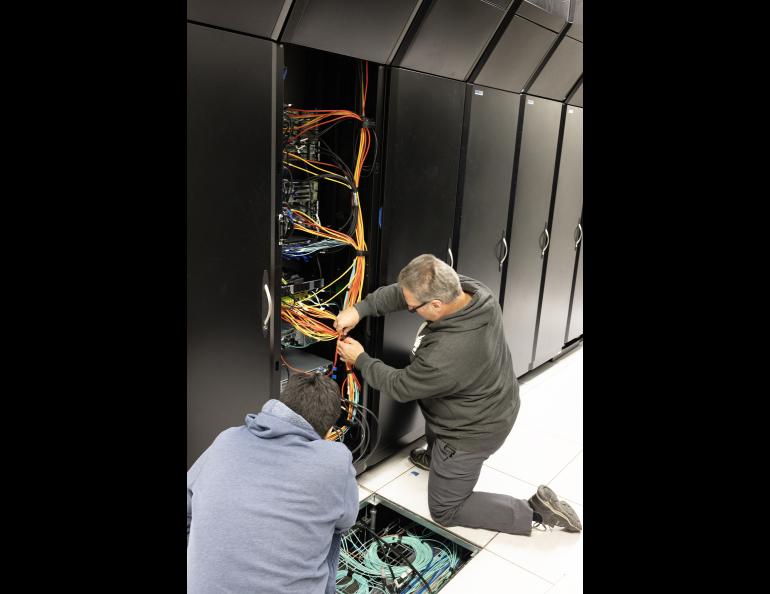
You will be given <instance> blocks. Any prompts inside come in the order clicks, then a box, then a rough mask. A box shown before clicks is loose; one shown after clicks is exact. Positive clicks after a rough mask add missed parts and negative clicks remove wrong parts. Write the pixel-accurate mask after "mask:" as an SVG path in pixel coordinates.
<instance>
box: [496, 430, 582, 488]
mask: <svg viewBox="0 0 770 594" xmlns="http://www.w3.org/2000/svg"><path fill="white" fill-rule="evenodd" d="M581 449H582V448H581V447H580V446H579V445H578V444H576V443H574V442H571V441H567V440H565V439H563V438H560V437H558V436H555V435H552V434H549V433H545V432H544V431H542V430H540V429H539V428H537V427H534V426H532V425H527V424H523V423H522V424H521V425H520V424H519V422H518V420H517V422H516V424H515V425H514V426H513V430H512V431H511V434H510V435H509V436H508V439H507V440H506V442H505V443H504V444H503V446H502V447H501V448H500V449H499V450H497V451H496V452H495V453H494V454H492V456H490V457H489V459H488V460H487V461H486V462H485V463H484V464H485V465H486V466H489V467H490V468H494V469H495V470H500V471H502V472H504V473H506V474H509V475H511V476H513V477H516V478H517V479H520V480H522V481H525V482H527V483H530V484H532V485H544V484H548V482H549V481H551V480H552V479H553V478H554V477H555V476H556V475H557V474H559V472H561V471H562V469H563V468H564V467H565V466H566V465H567V464H569V462H570V461H571V460H572V459H573V458H574V457H575V456H576V455H577V454H578V452H580V451H581Z"/></svg>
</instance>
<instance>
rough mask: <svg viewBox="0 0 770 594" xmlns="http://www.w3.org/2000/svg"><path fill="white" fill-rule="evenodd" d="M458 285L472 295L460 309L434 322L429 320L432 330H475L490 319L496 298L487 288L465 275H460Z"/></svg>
mask: <svg viewBox="0 0 770 594" xmlns="http://www.w3.org/2000/svg"><path fill="white" fill-rule="evenodd" d="M460 285H462V288H463V291H465V292H466V293H470V294H471V295H473V297H472V298H471V300H470V302H468V305H466V306H465V307H464V308H462V309H461V310H460V311H457V312H455V313H453V314H452V315H450V316H447V317H446V318H443V319H441V320H438V321H436V322H430V323H429V325H430V329H431V330H432V331H437V330H441V331H442V332H465V331H468V330H476V329H477V328H481V327H482V326H486V325H487V324H488V323H489V322H490V321H491V320H492V317H493V315H494V312H495V306H496V305H497V300H496V299H495V298H494V297H493V296H492V294H491V293H490V292H489V290H488V289H487V288H486V287H485V286H484V285H482V284H481V283H480V282H478V281H476V280H474V279H472V278H468V277H467V276H460Z"/></svg>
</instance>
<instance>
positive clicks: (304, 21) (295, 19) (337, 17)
mask: <svg viewBox="0 0 770 594" xmlns="http://www.w3.org/2000/svg"><path fill="white" fill-rule="evenodd" d="M421 4H422V0H388V1H387V2H383V0H295V2H294V6H293V7H292V10H291V14H290V15H289V19H288V21H287V23H286V28H285V29H284V31H283V34H282V35H281V41H282V42H284V43H293V44H295V45H302V46H305V47H312V48H315V49H320V50H323V51H326V52H333V53H335V54H341V55H343V56H352V57H354V58H362V59H364V60H369V61H371V62H377V63H379V64H390V63H391V61H392V60H393V57H394V56H395V55H396V51H397V50H398V47H399V44H400V43H401V41H402V39H403V38H404V36H405V35H406V32H407V30H408V28H409V25H410V23H411V22H412V19H414V17H415V15H416V14H417V11H418V9H419V8H420V5H421Z"/></svg>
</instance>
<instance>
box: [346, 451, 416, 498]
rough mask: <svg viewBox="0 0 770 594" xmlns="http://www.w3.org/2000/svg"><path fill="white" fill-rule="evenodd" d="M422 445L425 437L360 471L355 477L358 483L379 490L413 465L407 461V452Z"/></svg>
mask: <svg viewBox="0 0 770 594" xmlns="http://www.w3.org/2000/svg"><path fill="white" fill-rule="evenodd" d="M424 445H425V438H422V439H419V440H417V441H416V442H414V443H411V444H409V445H408V446H406V447H405V448H403V449H402V450H400V451H399V452H397V453H395V454H393V455H392V456H391V457H390V458H387V459H386V460H383V461H381V462H380V463H379V464H377V465H376V466H374V467H372V468H371V469H369V470H367V471H366V472H362V473H361V474H360V475H359V476H358V478H357V481H358V484H359V485H362V486H363V487H366V488H367V489H369V490H370V491H377V490H379V489H380V488H382V487H384V486H385V485H387V484H388V483H389V482H390V481H392V480H393V479H395V478H396V477H398V476H400V475H402V474H403V473H405V472H406V471H407V470H409V469H410V468H412V467H413V466H414V465H413V464H412V463H411V462H410V461H409V452H411V451H412V450H413V449H414V448H418V447H422V446H424Z"/></svg>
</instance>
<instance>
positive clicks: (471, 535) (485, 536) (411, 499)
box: [377, 467, 497, 547]
mask: <svg viewBox="0 0 770 594" xmlns="http://www.w3.org/2000/svg"><path fill="white" fill-rule="evenodd" d="M377 493H378V494H379V495H382V496H383V497H385V498H386V499H390V500H391V501H392V502H393V503H397V504H398V505H400V506H402V507H405V508H406V509H408V510H410V511H412V512H414V513H416V514H418V515H420V516H422V517H423V518H425V519H427V520H429V521H430V522H433V519H432V518H431V517H430V511H429V510H428V473H427V472H426V471H423V470H422V469H420V468H417V467H415V468H413V469H411V470H409V471H408V472H405V473H404V474H403V475H401V476H400V477H398V478H397V479H396V480H394V481H392V482H390V483H388V484H387V485H386V486H385V487H383V488H382V489H380V490H379V491H377ZM445 528H446V529H447V530H449V531H450V532H453V533H455V534H457V535H458V536H460V537H461V538H464V539H465V540H468V541H470V542H472V543H473V544H475V545H478V546H481V547H483V546H484V545H485V544H487V543H488V542H489V541H490V540H491V539H492V537H493V536H495V534H497V532H490V531H489V530H480V529H476V528H465V527H462V526H453V527H451V528H449V527H446V526H445Z"/></svg>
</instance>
